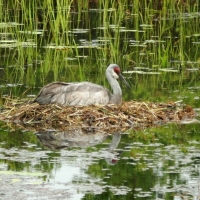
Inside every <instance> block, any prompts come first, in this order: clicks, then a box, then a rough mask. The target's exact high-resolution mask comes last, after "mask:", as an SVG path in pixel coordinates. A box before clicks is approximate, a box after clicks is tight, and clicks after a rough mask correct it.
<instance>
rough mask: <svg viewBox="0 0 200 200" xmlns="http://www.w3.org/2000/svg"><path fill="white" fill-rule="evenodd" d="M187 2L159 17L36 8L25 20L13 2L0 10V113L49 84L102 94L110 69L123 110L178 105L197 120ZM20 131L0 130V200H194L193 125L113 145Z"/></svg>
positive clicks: (199, 169)
mask: <svg viewBox="0 0 200 200" xmlns="http://www.w3.org/2000/svg"><path fill="white" fill-rule="evenodd" d="M8 2H9V1H8ZM33 2H35V1H32V3H33ZM44 2H46V1H44ZM91 2H92V1H91ZM194 2H195V1H191V4H190V5H187V4H184V5H182V4H181V3H180V4H179V5H176V6H175V7H173V8H169V7H168V6H169V5H168V3H167V2H165V3H166V4H165V5H164V6H165V7H163V8H162V9H161V10H159V9H156V8H155V5H154V6H153V5H152V4H144V5H143V3H140V4H139V6H138V5H136V4H134V5H132V4H131V5H130V4H125V3H124V4H123V5H121V4H119V5H118V4H117V6H116V7H115V6H114V5H115V4H114V3H108V5H107V4H106V3H105V4H104V6H102V5H101V4H100V3H99V4H98V5H96V4H95V5H93V7H90V8H89V9H88V10H87V9H80V10H78V7H76V6H75V5H74V4H73V6H71V9H70V10H69V9H68V8H69V7H68V6H65V7H62V5H60V6H61V8H59V9H58V8H57V9H55V8H54V10H53V11H54V12H51V11H49V9H46V10H42V9H41V7H40V6H41V5H40V6H39V5H38V4H35V5H34V6H36V5H37V6H38V7H37V6H36V8H35V9H31V10H29V12H25V11H27V10H28V5H27V8H26V9H27V10H26V9H22V8H21V7H20V6H22V4H21V5H20V6H19V7H17V8H18V9H14V8H13V7H12V6H14V7H15V6H18V3H17V2H15V3H16V4H12V2H10V4H9V3H8V4H7V3H5V2H4V4H2V5H3V6H5V5H6V8H7V9H5V10H4V9H1V10H2V12H3V14H4V15H2V16H1V21H0V52H1V54H0V59H1V63H0V109H1V107H2V106H3V103H4V101H5V98H6V97H7V96H12V97H14V98H20V99H23V98H26V99H27V98H28V99H31V98H34V97H35V95H36V94H37V93H38V92H39V90H40V88H41V87H42V86H43V85H45V84H47V83H49V82H52V81H67V82H70V81H85V80H89V81H92V82H95V83H97V84H101V85H104V86H107V87H108V88H109V86H108V83H107V81H106V79H105V75H104V73H105V68H106V66H107V65H108V64H110V63H118V64H119V65H120V67H121V68H122V71H123V75H124V76H125V77H126V78H127V80H128V82H129V83H130V84H131V89H127V88H125V87H123V86H122V90H123V98H124V100H126V101H129V100H133V99H134V100H139V101H152V102H168V101H180V102H181V103H183V104H189V105H191V106H192V107H193V108H194V109H195V111H196V115H197V116H196V119H197V120H198V119H199V111H200V98H199V93H200V76H199V74H200V72H199V67H200V66H199V65H200V62H199V59H200V50H199V45H200V34H199V33H200V26H199V24H200V12H199V8H200V6H199V3H198V2H196V3H194ZM61 4H62V3H61ZM2 5H1V8H3V7H2ZM151 5H152V7H151ZM54 6H55V5H54ZM57 6H59V4H57ZM98 6H99V7H98ZM106 6H108V9H105V7H106ZM137 6H138V7H137ZM146 6H148V7H146ZM165 9H166V10H165ZM6 10H7V11H6ZM69 11H70V12H69ZM28 13H29V14H30V15H31V16H28V15H29V14H28ZM54 14H55V15H54ZM22 16H23V17H22ZM64 16H65V17H64ZM36 19H37V20H36ZM36 22H37V23H36ZM27 129H28V128H27ZM27 129H25V128H19V127H16V126H15V125H13V124H9V123H5V122H0V185H1V187H0V199H2V200H4V199H5V200H7V199H30V200H32V199H74V200H79V199H82V200H84V199H87V200H89V199H102V200H104V199H119V200H120V199H127V200H131V199H137V200H139V199H141V200H143V199H152V200H153V199H158V200H162V199H167V200H180V199H188V200H197V199H199V197H200V125H199V123H197V121H196V122H194V123H188V122H187V121H185V122H184V123H182V124H167V125H162V126H157V127H152V128H141V129H139V130H128V131H126V132H117V133H116V134H114V135H111V134H109V132H103V131H101V130H99V131H98V132H96V133H86V132H85V131H83V130H82V129H81V128H76V129H74V130H72V131H71V132H64V131H63V132H57V131H56V130H47V131H46V132H44V131H43V132H35V131H28V130H27Z"/></svg>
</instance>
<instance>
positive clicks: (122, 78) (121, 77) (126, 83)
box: [118, 73, 131, 88]
mask: <svg viewBox="0 0 200 200" xmlns="http://www.w3.org/2000/svg"><path fill="white" fill-rule="evenodd" d="M118 76H119V78H120V79H121V80H122V81H123V82H124V84H125V85H126V86H127V87H128V88H131V86H130V85H129V84H128V82H127V81H126V79H125V78H124V77H123V76H122V74H121V73H119V74H118Z"/></svg>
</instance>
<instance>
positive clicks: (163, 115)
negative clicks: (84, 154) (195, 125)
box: [0, 101, 195, 130]
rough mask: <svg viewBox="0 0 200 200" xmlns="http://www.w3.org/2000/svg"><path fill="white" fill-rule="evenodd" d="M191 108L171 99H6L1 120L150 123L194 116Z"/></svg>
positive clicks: (107, 125) (51, 124) (50, 124)
mask: <svg viewBox="0 0 200 200" xmlns="http://www.w3.org/2000/svg"><path fill="white" fill-rule="evenodd" d="M194 116H195V113H194V110H193V109H192V108H191V107H190V106H187V105H181V106H180V105H177V104H176V103H174V102H169V103H152V102H136V101H129V102H123V103H122V104H121V105H118V106H117V105H106V106H94V105H91V106H86V107H84V106H77V107H67V106H66V107H64V106H60V105H56V104H50V105H39V104H37V103H32V104H30V103H26V104H25V103H19V102H14V103H13V101H7V102H6V104H5V105H4V109H3V110H2V112H0V120H2V121H7V122H8V121H9V122H14V123H16V124H24V125H28V126H32V127H43V128H56V129H57V128H60V127H69V126H70V127H71V126H79V127H94V128H101V129H103V130H108V129H109V130H110V129H114V128H118V129H119V128H120V129H127V128H130V127H138V126H139V127H141V126H142V127H149V126H153V125H158V124H164V123H168V122H180V121H181V120H186V119H191V118H194Z"/></svg>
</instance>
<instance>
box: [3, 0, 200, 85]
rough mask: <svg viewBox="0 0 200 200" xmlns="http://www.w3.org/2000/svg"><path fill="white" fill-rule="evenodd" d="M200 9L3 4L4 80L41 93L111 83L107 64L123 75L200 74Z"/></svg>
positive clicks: (187, 5) (164, 4)
mask: <svg viewBox="0 0 200 200" xmlns="http://www.w3.org/2000/svg"><path fill="white" fill-rule="evenodd" d="M183 2H184V3H183ZM199 7H200V5H199V3H198V1H196V2H195V1H192V2H189V1H176V2H175V3H174V1H155V2H154V1H138V0H136V1H134V2H131V3H130V1H128V0H125V1H123V2H121V3H118V1H106V0H98V1H90V3H88V2H87V1H82V0H76V1H75V0H67V1H64V0H62V1H49V0H44V1H42V2H41V1H39V2H38V1H35V0H33V1H25V0H22V1H20V2H19V1H11V0H9V1H4V2H3V3H2V4H0V10H1V11H2V14H1V15H0V51H1V60H3V59H4V61H3V66H4V68H5V71H6V77H5V79H4V78H3V80H1V81H2V82H4V81H6V82H10V83H13V82H14V83H21V84H27V85H29V86H41V85H44V84H46V83H48V82H51V81H57V80H62V81H63V80H67V81H74V80H76V81H77V80H78V81H83V80H88V79H89V80H91V81H92V80H94V78H93V77H92V75H93V74H98V76H97V78H95V82H97V83H102V84H106V82H105V76H104V73H105V67H106V66H107V65H108V64H109V63H118V64H119V65H120V66H121V67H122V69H123V70H129V69H132V67H148V68H151V69H159V68H172V67H175V68H177V67H178V66H179V64H180V63H181V64H182V66H183V70H184V69H185V68H187V67H190V68H196V67H197V68H198V67H199V62H198V60H199V43H198V42H199V37H200V36H199V35H198V34H199V32H200V27H199ZM11 40H12V43H11ZM5 54H7V56H6V57H4V58H3V55H5ZM67 58H71V60H70V59H67ZM188 61H192V62H188ZM10 66H12V67H10ZM155 66H156V67H155ZM90 74H92V75H90ZM179 78H181V77H180V76H179ZM156 80H157V79H156V78H155V79H154V82H155V81H156ZM151 84H152V83H151ZM155 84H156V83H155Z"/></svg>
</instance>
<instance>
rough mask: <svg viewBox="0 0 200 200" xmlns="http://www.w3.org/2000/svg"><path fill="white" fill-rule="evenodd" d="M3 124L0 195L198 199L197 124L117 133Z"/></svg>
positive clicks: (198, 137)
mask: <svg viewBox="0 0 200 200" xmlns="http://www.w3.org/2000/svg"><path fill="white" fill-rule="evenodd" d="M1 127H2V129H1V130H0V175H1V179H0V182H1V185H2V187H1V194H2V196H3V198H1V199H8V197H11V196H13V195H16V194H15V191H19V190H21V192H20V194H21V196H22V197H23V198H24V199H28V197H29V195H30V198H33V199H34V197H35V195H40V196H41V197H44V198H47V197H48V198H49V199H55V198H57V197H58V196H59V199H66V198H68V197H72V199H89V198H90V199H95V198H99V199H108V198H110V197H111V196H113V195H114V196H115V197H116V195H117V196H118V197H121V198H126V199H133V198H134V199H143V198H151V199H156V198H157V199H172V198H171V197H172V196H173V197H176V198H178V197H179V196H180V195H182V196H184V197H186V196H188V197H189V198H188V199H194V198H197V197H198V195H199V190H198V188H199V187H200V182H199V177H200V173H199V172H200V162H199V158H200V148H199V144H200V136H199V132H198V124H187V125H175V124H174V125H173V124H168V125H165V126H163V127H160V128H159V129H157V128H151V129H145V130H144V129H143V130H137V131H136V130H129V131H128V132H125V133H121V132H117V133H116V134H112V135H111V134H109V133H108V132H104V131H101V130H95V132H94V131H93V132H91V131H90V130H86V129H81V128H77V127H76V128H72V127H71V129H70V131H66V130H65V131H64V130H63V131H56V130H48V131H37V132H36V133H35V134H34V133H33V132H28V131H25V130H19V129H17V130H14V127H12V129H11V128H9V127H8V126H6V125H5V124H4V125H3V124H1ZM11 188H12V189H11ZM21 188H23V189H21ZM191 188H192V189H191ZM2 196H1V197H2ZM4 197H5V198H4Z"/></svg>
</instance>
